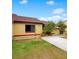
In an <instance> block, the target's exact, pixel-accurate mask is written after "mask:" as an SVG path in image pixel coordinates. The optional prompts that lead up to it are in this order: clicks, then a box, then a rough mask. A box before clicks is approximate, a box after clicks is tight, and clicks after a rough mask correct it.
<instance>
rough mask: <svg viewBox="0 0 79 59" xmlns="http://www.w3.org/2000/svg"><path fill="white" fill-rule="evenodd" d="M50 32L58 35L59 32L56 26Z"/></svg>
mask: <svg viewBox="0 0 79 59" xmlns="http://www.w3.org/2000/svg"><path fill="white" fill-rule="evenodd" d="M52 33H53V34H55V35H59V34H60V30H59V28H58V27H55V28H54V29H53V31H52Z"/></svg>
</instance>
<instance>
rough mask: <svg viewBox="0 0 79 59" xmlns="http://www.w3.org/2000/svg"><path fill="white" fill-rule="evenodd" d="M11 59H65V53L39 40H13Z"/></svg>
mask: <svg viewBox="0 0 79 59" xmlns="http://www.w3.org/2000/svg"><path fill="white" fill-rule="evenodd" d="M12 49H13V50H12V59H67V53H66V52H65V51H63V50H61V49H59V48H57V47H56V46H54V45H51V44H50V43H48V42H46V41H43V40H41V39H26V40H13V43H12Z"/></svg>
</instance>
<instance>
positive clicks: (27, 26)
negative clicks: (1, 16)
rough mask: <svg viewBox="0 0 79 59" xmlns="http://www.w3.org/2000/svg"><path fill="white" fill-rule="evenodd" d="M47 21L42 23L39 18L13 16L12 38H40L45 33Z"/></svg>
mask: <svg viewBox="0 0 79 59" xmlns="http://www.w3.org/2000/svg"><path fill="white" fill-rule="evenodd" d="M44 24H46V22H45V21H40V20H38V19H37V18H32V17H24V16H18V15H16V14H12V29H13V30H12V36H13V37H24V36H27V37H29V36H32V37H34V36H40V35H41V34H42V32H43V26H44Z"/></svg>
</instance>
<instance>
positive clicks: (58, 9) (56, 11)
mask: <svg viewBox="0 0 79 59" xmlns="http://www.w3.org/2000/svg"><path fill="white" fill-rule="evenodd" d="M64 12H65V10H64V9H63V8H57V9H54V10H53V11H52V13H53V14H63V13H64Z"/></svg>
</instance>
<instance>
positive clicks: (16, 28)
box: [12, 23, 42, 35]
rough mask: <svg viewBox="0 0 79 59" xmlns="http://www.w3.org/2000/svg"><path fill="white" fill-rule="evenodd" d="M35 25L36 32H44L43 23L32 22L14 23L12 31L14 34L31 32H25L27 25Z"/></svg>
mask: <svg viewBox="0 0 79 59" xmlns="http://www.w3.org/2000/svg"><path fill="white" fill-rule="evenodd" d="M27 24H28V25H35V34H41V33H42V24H31V23H13V26H12V29H13V30H12V31H13V35H23V34H30V33H26V32H25V25H27Z"/></svg>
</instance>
